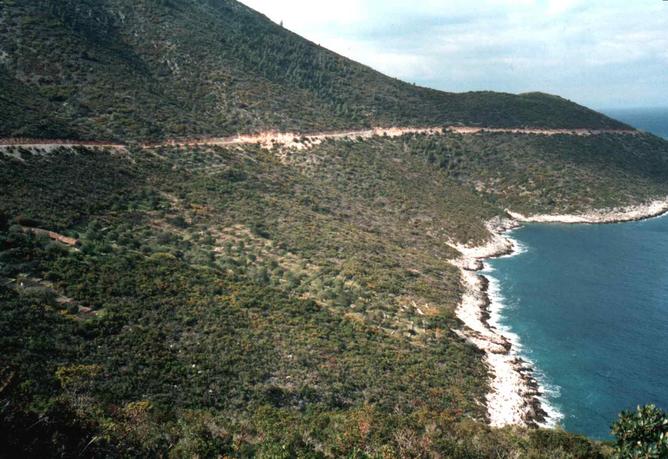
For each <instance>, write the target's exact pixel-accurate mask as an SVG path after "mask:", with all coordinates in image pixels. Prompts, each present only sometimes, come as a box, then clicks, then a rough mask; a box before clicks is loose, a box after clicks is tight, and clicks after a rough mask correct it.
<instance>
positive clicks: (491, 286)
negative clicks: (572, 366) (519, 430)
mask: <svg viewBox="0 0 668 459" xmlns="http://www.w3.org/2000/svg"><path fill="white" fill-rule="evenodd" d="M513 243H515V244H516V247H521V250H523V252H520V251H519V250H518V251H517V252H513V253H512V254H510V255H506V256H515V255H518V254H519V253H524V252H526V251H527V250H528V248H527V247H526V246H525V245H523V244H519V243H517V241H515V240H513ZM483 266H484V268H483V270H482V272H481V274H482V275H483V276H485V278H486V279H487V280H488V287H487V295H488V297H489V301H490V306H489V313H490V318H489V320H488V323H489V325H490V326H492V327H494V328H495V329H497V330H498V331H499V332H500V333H501V334H502V335H503V336H505V337H506V338H507V339H508V341H510V343H511V344H512V348H511V354H512V355H514V356H517V357H520V358H521V359H522V360H523V361H524V362H526V363H527V365H528V366H529V367H531V369H532V375H533V377H534V378H535V379H536V381H538V386H539V391H540V392H541V394H542V395H541V396H539V397H538V400H540V403H541V407H542V408H543V410H544V411H545V412H546V413H547V419H546V421H545V423H544V426H545V427H556V426H558V425H559V422H560V421H561V420H562V419H563V418H564V414H563V413H562V412H561V411H560V410H559V408H558V407H557V406H556V405H555V403H554V400H556V399H558V398H559V397H560V396H561V388H560V387H559V386H558V385H555V384H551V383H549V382H548V381H547V377H546V375H545V373H543V372H542V371H541V370H540V368H539V367H538V366H537V365H536V363H535V362H534V361H533V360H531V359H530V358H529V357H528V356H527V355H526V353H524V352H522V351H523V349H524V348H523V346H522V341H521V339H520V337H519V335H518V334H517V333H514V332H513V331H512V329H511V328H510V326H509V325H505V324H504V323H503V321H504V319H505V315H504V312H507V311H508V310H513V309H515V308H514V307H513V306H512V304H510V302H509V301H508V300H507V299H506V298H505V297H504V296H503V293H502V292H501V283H500V281H499V280H498V279H497V278H496V277H494V276H492V275H491V273H493V272H494V268H493V267H492V266H490V264H489V263H488V262H485V263H484V264H483Z"/></svg>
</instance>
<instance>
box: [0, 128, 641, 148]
mask: <svg viewBox="0 0 668 459" xmlns="http://www.w3.org/2000/svg"><path fill="white" fill-rule="evenodd" d="M444 132H452V133H457V134H462V135H473V134H479V133H482V132H492V133H508V134H534V135H547V136H552V135H574V136H590V135H599V134H610V133H612V134H626V135H636V134H638V133H639V131H636V130H621V129H540V128H482V127H475V126H450V127H447V128H443V127H389V128H371V129H362V130H352V131H330V132H317V133H311V134H303V133H297V132H276V131H266V132H260V133H257V134H245V135H237V136H233V137H209V138H203V139H172V140H167V141H164V142H160V143H151V144H144V145H142V147H143V148H146V149H154V148H160V147H170V146H171V147H174V146H195V145H212V146H233V145H252V144H255V145H261V146H263V147H265V148H272V147H274V146H279V147H293V148H300V149H302V148H308V147H310V146H313V145H318V144H320V143H322V142H324V141H325V140H330V139H331V140H337V139H357V138H364V139H368V138H371V137H374V136H386V137H399V136H402V135H404V134H442V133H444ZM9 147H23V148H35V149H49V150H52V149H55V148H59V147H91V148H113V149H124V148H126V145H123V144H114V143H106V142H93V141H76V140H53V139H22V138H18V139H0V150H2V149H6V148H9Z"/></svg>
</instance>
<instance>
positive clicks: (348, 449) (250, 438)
mask: <svg viewBox="0 0 668 459" xmlns="http://www.w3.org/2000/svg"><path fill="white" fill-rule="evenodd" d="M457 124H460V125H464V126H486V127H513V128H526V127H533V128H554V129H576V128H577V129H589V130H603V131H604V132H601V133H597V134H595V135H570V134H567V133H558V134H555V135H549V136H548V135H539V134H529V133H526V132H525V133H511V132H481V133H477V134H461V133H456V132H448V131H446V132H443V133H439V134H424V133H423V134H417V133H412V134H406V135H402V136H398V137H390V136H374V137H370V138H362V137H359V138H357V137H353V138H344V139H338V140H333V139H329V140H324V141H322V142H321V143H317V142H313V143H308V142H307V139H305V138H304V139H301V140H300V139H295V140H296V141H298V140H299V141H301V144H300V145H299V146H300V147H303V148H298V147H286V146H280V145H276V146H274V148H271V149H269V148H262V147H261V146H259V145H254V144H239V145H227V146H220V145H219V146H215V145H200V146H180V147H179V146H175V145H168V144H165V145H162V146H157V147H155V148H143V147H141V146H140V143H141V142H146V141H160V140H164V139H174V138H177V139H178V138H188V137H201V138H206V137H211V136H216V137H217V136H225V135H233V134H237V133H253V132H260V131H265V130H270V129H275V130H279V131H294V132H302V133H309V132H316V131H334V130H337V129H362V128H366V127H370V126H411V125H413V126H446V125H457ZM629 129H630V128H629V127H628V126H625V125H624V124H622V123H619V122H617V121H615V120H612V119H610V118H607V117H605V116H603V115H601V114H599V113H596V112H594V111H592V110H589V109H587V108H584V107H581V106H578V105H576V104H573V103H571V102H569V101H567V100H565V99H562V98H559V97H556V96H551V95H546V94H541V93H531V94H523V95H511V94H500V93H493V92H476V93H466V94H454V93H445V92H440V91H435V90H431V89H427V88H420V87H416V86H413V85H410V84H407V83H404V82H401V81H398V80H395V79H392V78H388V77H386V76H384V75H382V74H380V73H378V72H376V71H374V70H372V69H370V68H368V67H365V66H363V65H361V64H357V63H355V62H352V61H350V60H348V59H346V58H344V57H342V56H338V55H336V54H334V53H332V52H330V51H327V50H326V49H323V48H321V47H319V46H317V45H315V44H313V43H310V42H308V41H306V40H304V39H302V38H300V37H299V36H297V35H295V34H293V33H291V32H289V31H288V30H286V29H284V28H282V27H281V26H279V25H277V24H274V23H272V22H271V21H269V20H268V19H267V18H265V17H264V16H262V15H260V14H258V13H256V12H254V11H252V10H250V9H249V8H247V7H245V6H243V5H241V4H240V3H237V2H235V1H231V0H188V1H186V0H139V1H132V2H131V1H129V0H78V1H74V0H60V1H57V2H56V1H45V0H31V1H28V0H0V138H2V137H5V138H6V137H30V138H42V139H50V138H51V139H53V138H56V139H81V140H86V139H88V140H97V141H109V140H113V141H116V142H119V143H123V144H126V145H127V146H126V147H119V148H108V147H98V148H95V147H91V146H88V147H86V146H61V147H57V146H53V145H44V146H42V147H39V146H38V147H35V146H26V145H13V146H3V145H2V143H1V142H0V349H1V350H2V352H0V457H5V456H6V457H236V458H246V457H264V458H292V457H301V458H334V457H350V458H393V457H401V458H423V457H424V458H429V457H432V458H438V457H443V458H447V457H453V458H490V459H491V458H511V457H513V458H515V457H529V458H543V457H550V458H583V457H594V458H598V457H610V456H611V455H612V454H613V447H612V445H610V444H607V443H604V442H598V441H593V440H590V439H587V438H584V437H581V436H578V435H574V434H571V433H567V432H564V431H562V430H560V429H536V428H528V427H522V426H515V427H506V428H502V429H498V428H492V427H490V426H489V425H488V415H487V407H486V399H485V397H486V394H487V393H488V390H489V385H490V384H489V383H490V374H489V369H488V368H487V366H486V365H485V361H484V354H483V353H482V352H481V351H480V350H478V349H477V348H476V347H474V346H473V345H471V344H470V343H468V342H466V340H464V339H462V338H461V337H460V336H459V335H458V334H457V333H456V332H455V330H458V329H461V328H462V326H463V325H462V323H461V322H460V321H459V320H458V318H457V317H456V314H455V309H456V308H457V306H458V304H459V303H460V301H461V299H462V293H463V291H464V287H463V286H462V282H461V279H460V276H461V273H460V270H459V269H458V268H456V267H455V266H453V265H452V264H451V263H450V261H451V260H452V259H454V258H456V257H458V256H459V255H460V254H459V253H458V252H457V250H455V249H454V248H453V247H452V244H454V243H460V244H478V243H483V242H485V241H487V240H489V238H490V237H491V234H490V233H489V231H488V229H487V227H486V222H488V221H489V220H490V219H493V218H495V217H500V216H505V215H506V213H505V212H506V209H510V210H513V211H516V212H522V213H527V214H532V213H566V212H568V213H577V212H582V211H585V210H589V209H592V208H610V207H615V206H623V205H631V204H637V203H641V202H646V201H649V200H652V199H656V198H665V197H666V196H668V142H666V141H665V140H662V139H660V138H658V137H655V136H653V135H650V134H645V133H642V132H637V131H629ZM615 131H617V132H615ZM49 231H50V232H51V233H48V232H49ZM638 402H639V403H642V402H644V401H640V400H639V401H638ZM613 421H614V420H612V419H611V420H610V422H611V423H612V422H613Z"/></svg>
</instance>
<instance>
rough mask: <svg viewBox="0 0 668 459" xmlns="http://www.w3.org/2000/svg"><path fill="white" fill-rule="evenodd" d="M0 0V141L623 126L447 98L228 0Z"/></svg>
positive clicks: (543, 103) (530, 101)
mask: <svg viewBox="0 0 668 459" xmlns="http://www.w3.org/2000/svg"><path fill="white" fill-rule="evenodd" d="M1 5H2V8H1V9H0V94H1V96H0V97H2V98H3V101H7V102H8V103H7V104H3V105H4V106H3V107H2V109H0V117H1V118H0V120H2V124H1V125H0V136H3V137H14V136H27V137H44V136H50V137H67V138H80V139H90V140H117V141H128V140H131V139H140V140H147V139H160V138H166V137H193V136H222V135H230V134H236V133H237V132H245V133H246V132H254V131H259V130H267V129H277V130H280V131H287V130H292V131H295V130H296V131H299V132H311V131H318V130H332V129H340V128H355V127H368V126H381V125H382V126H388V125H402V126H406V125H428V126H438V125H450V124H457V123H461V124H465V125H482V126H500V127H508V126H512V127H522V126H539V127H559V128H621V127H624V126H623V125H622V124H621V123H619V122H617V121H614V120H611V119H610V118H607V117H605V116H603V115H601V114H599V113H596V112H593V111H591V110H589V109H587V108H584V107H581V106H578V105H576V104H574V103H571V102H569V101H566V100H564V99H561V98H559V97H556V96H549V95H546V94H540V93H531V94H522V95H511V94H502V93H493V92H475V93H465V94H454V93H445V92H440V91H435V90H431V89H427V88H421V87H416V86H413V85H410V84H408V83H404V82H401V81H398V80H395V79H392V78H388V77H386V76H384V75H381V74H380V73H378V72H376V71H374V70H372V69H370V68H368V67H365V66H363V65H360V64H358V63H355V62H352V61H350V60H348V59H346V58H344V57H342V56H339V55H336V54H334V53H332V52H330V51H328V50H326V49H324V48H321V47H320V46H317V45H316V44H314V43H310V42H308V41H306V40H304V39H303V38H301V37H299V36H297V35H295V34H293V33H291V32H289V31H288V30H286V29H284V28H282V27H280V26H279V25H277V24H274V23H273V22H271V21H269V20H268V19H267V18H265V17H264V16H262V15H260V14H258V13H256V12H254V11H252V10H250V9H248V8H246V7H245V6H243V5H241V4H239V3H237V2H236V1H234V0H164V1H159V0H140V1H128V0H61V1H58V2H53V1H50V0H2V3H1ZM9 102H11V104H9ZM45 120H49V122H48V123H45ZM45 126H48V129H45Z"/></svg>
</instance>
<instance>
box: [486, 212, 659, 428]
mask: <svg viewBox="0 0 668 459" xmlns="http://www.w3.org/2000/svg"><path fill="white" fill-rule="evenodd" d="M512 237H513V238H515V239H517V240H519V241H520V242H521V244H522V245H523V246H524V247H525V248H526V251H525V252H524V253H520V254H519V255H516V256H514V257H509V258H500V259H497V260H492V261H490V263H489V265H490V266H491V270H492V272H491V274H490V275H491V276H492V277H493V278H496V279H497V280H498V287H499V290H500V294H501V295H502V296H503V299H502V301H503V303H504V304H506V308H505V309H504V310H503V311H502V317H501V319H500V320H501V324H502V325H504V326H507V327H509V328H510V329H511V330H512V331H513V332H514V333H515V334H517V335H518V336H519V339H520V341H521V345H522V348H521V349H522V350H521V353H522V354H524V355H525V356H527V357H528V358H529V359H530V360H531V361H533V362H534V364H535V366H536V367H537V369H538V370H539V371H540V372H541V373H542V379H543V382H544V383H545V384H546V386H547V387H548V388H552V389H553V390H552V391H550V393H549V394H548V400H549V402H550V403H551V404H552V405H553V406H554V407H555V408H557V409H558V410H559V411H560V412H561V413H562V414H563V416H564V417H563V419H562V421H561V424H562V425H563V426H564V427H565V428H566V429H567V430H569V431H573V432H579V433H584V434H587V435H590V436H594V437H597V438H607V437H608V435H609V427H610V424H611V423H612V422H613V421H614V419H615V418H616V417H617V414H618V413H619V411H620V410H622V409H632V408H635V406H636V405H637V404H644V403H650V402H651V403H655V404H656V405H658V406H660V407H662V408H664V409H668V217H661V218H657V219H652V220H646V221H642V222H634V223H623V224H610V225H539V224H532V225H527V226H525V227H524V228H521V229H519V230H517V231H515V232H513V233H512ZM492 290H493V289H492Z"/></svg>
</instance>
